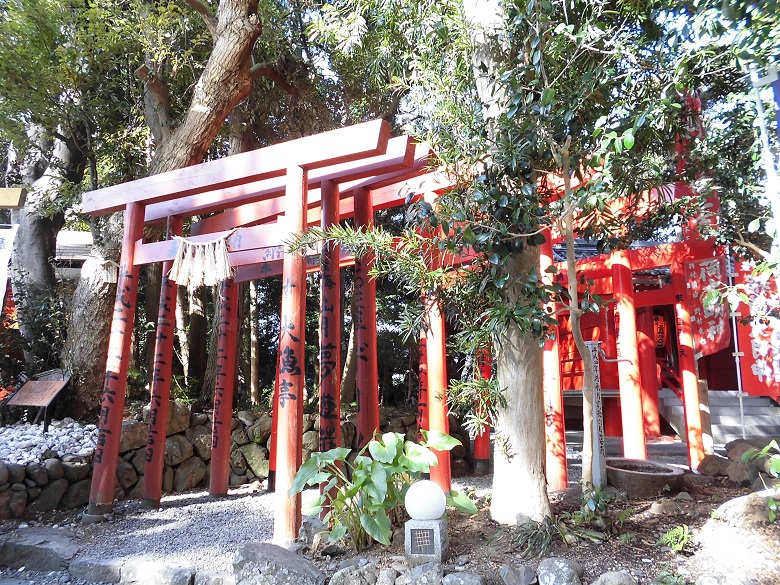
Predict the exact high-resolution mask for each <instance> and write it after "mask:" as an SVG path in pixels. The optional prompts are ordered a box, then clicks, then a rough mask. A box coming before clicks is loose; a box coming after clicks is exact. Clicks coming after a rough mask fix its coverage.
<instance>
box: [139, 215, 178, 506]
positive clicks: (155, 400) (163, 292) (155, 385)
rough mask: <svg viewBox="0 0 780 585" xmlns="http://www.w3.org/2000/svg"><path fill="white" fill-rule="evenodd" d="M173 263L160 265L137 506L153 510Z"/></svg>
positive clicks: (160, 461)
mask: <svg viewBox="0 0 780 585" xmlns="http://www.w3.org/2000/svg"><path fill="white" fill-rule="evenodd" d="M182 223H183V222H182V218H181V217H176V216H174V217H171V218H169V220H168V238H169V239H170V237H171V236H180V235H181V231H182ZM171 266H173V260H166V261H165V262H163V266H162V282H161V284H160V305H159V308H158V311H157V339H156V340H155V348H154V367H153V372H152V385H151V389H150V390H151V408H150V410H149V434H148V435H147V439H146V457H145V459H146V466H145V468H144V478H143V487H142V489H141V506H142V507H144V508H157V507H158V506H159V505H160V498H161V497H162V477H163V469H164V467H165V463H164V457H165V438H166V436H167V430H168V412H169V410H170V400H171V367H172V361H173V337H174V334H175V327H174V326H175V320H176V318H175V314H174V313H175V309H176V296H177V295H176V283H175V282H173V281H172V280H170V279H169V278H168V274H169V273H170V271H171Z"/></svg>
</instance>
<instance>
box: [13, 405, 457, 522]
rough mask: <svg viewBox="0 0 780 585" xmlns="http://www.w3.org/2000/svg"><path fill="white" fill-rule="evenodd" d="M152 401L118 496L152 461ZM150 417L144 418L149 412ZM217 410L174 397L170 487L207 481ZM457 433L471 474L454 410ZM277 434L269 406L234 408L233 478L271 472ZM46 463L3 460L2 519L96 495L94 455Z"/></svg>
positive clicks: (403, 421) (129, 430)
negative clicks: (193, 408)
mask: <svg viewBox="0 0 780 585" xmlns="http://www.w3.org/2000/svg"><path fill="white" fill-rule="evenodd" d="M148 417H149V409H148V407H147V408H146V409H144V412H143V415H142V416H139V418H142V420H128V421H125V422H124V423H123V424H122V439H121V442H120V446H119V453H120V455H119V461H118V464H117V484H116V494H115V496H116V498H117V499H123V498H140V497H141V490H142V488H143V480H144V470H145V466H146V437H147V433H148ZM143 419H145V420H143ZM211 420H212V419H211V413H193V412H190V408H189V406H188V405H186V404H184V403H181V402H171V408H170V413H169V418H168V432H167V434H168V437H167V439H166V442H165V469H164V473H163V484H162V489H163V492H166V493H172V492H182V491H186V490H189V489H192V488H196V487H207V486H208V483H209V470H210V465H211ZM380 424H381V430H382V432H388V431H392V432H396V433H402V434H405V435H406V438H407V439H410V440H416V437H417V421H416V419H415V416H414V415H392V416H388V415H386V414H382V416H381V420H380ZM450 434H451V435H453V436H454V437H455V438H457V439H459V440H460V441H461V443H462V444H463V446H460V447H456V448H455V449H453V451H452V457H453V458H452V473H453V475H455V476H458V475H464V474H466V473H468V472H469V471H470V469H471V464H470V461H471V455H470V441H469V437H468V433H466V432H464V431H462V430H461V427H460V424H459V422H458V420H457V419H456V418H455V417H454V416H451V417H450ZM270 437H271V415H270V413H256V412H253V411H239V412H237V413H235V414H234V416H233V423H232V436H231V448H230V468H231V469H230V485H231V486H239V485H242V484H245V483H249V482H252V481H256V480H264V479H266V478H267V477H268V454H269V448H270ZM356 441H357V433H356V420H355V415H350V416H349V417H347V418H346V419H345V420H342V421H341V445H342V446H343V447H350V448H352V449H355V448H356V447H357V445H356ZM302 444H303V459H304V461H305V460H306V459H308V458H309V456H310V455H311V453H312V452H313V451H316V450H317V449H318V445H319V416H318V415H309V414H305V415H304V420H303V440H302ZM51 455H52V457H49V458H46V459H45V460H44V461H43V462H42V463H30V464H28V465H26V466H23V465H16V464H10V463H3V462H0V519H9V518H21V517H22V516H23V515H24V514H25V513H26V512H27V513H30V514H35V513H40V512H45V511H50V510H54V509H56V508H77V507H80V506H85V505H86V504H87V503H88V501H89V491H90V486H91V476H92V456H91V455H89V456H78V455H66V456H64V457H62V458H58V457H57V456H56V453H51Z"/></svg>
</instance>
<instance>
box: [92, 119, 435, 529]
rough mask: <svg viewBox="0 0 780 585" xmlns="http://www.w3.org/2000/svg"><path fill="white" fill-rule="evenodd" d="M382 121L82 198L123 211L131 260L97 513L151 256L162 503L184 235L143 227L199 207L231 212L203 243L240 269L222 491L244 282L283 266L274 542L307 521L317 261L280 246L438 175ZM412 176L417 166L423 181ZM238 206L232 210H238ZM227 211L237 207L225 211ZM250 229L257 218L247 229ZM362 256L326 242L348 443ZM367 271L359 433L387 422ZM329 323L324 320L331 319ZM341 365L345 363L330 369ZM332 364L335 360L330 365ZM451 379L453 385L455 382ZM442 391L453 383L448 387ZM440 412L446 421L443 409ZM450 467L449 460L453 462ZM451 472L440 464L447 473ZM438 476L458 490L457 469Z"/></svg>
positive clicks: (218, 445) (226, 386) (328, 307)
mask: <svg viewBox="0 0 780 585" xmlns="http://www.w3.org/2000/svg"><path fill="white" fill-rule="evenodd" d="M389 133H390V132H389V126H388V124H387V123H386V122H384V121H381V120H380V121H374V122H367V123H364V124H358V125H355V126H350V127H347V128H343V129H339V130H334V131H331V132H326V133H323V134H319V135H316V136H310V137H306V138H301V139H298V140H292V141H289V142H285V143H282V144H278V145H274V146H269V147H266V148H261V149H258V150H255V151H252V152H248V153H243V154H239V155H234V156H231V157H227V158H224V159H219V160H215V161H209V162H206V163H202V164H200V165H195V166H192V167H187V168H184V169H179V170H176V171H171V172H168V173H162V174H159V175H154V176H151V177H146V178H143V179H138V180H136V181H132V182H130V183H126V184H122V185H116V186H112V187H107V188H104V189H99V190H96V191H92V192H89V193H85V194H84V197H83V210H84V212H86V213H89V214H92V215H101V214H106V213H110V212H115V211H120V210H124V216H125V226H124V234H123V245H122V252H121V259H120V274H119V282H118V285H117V293H116V301H115V305H114V317H113V322H112V327H111V334H110V339H109V352H108V353H109V355H108V361H107V364H106V376H105V383H104V389H103V400H102V403H101V411H100V421H99V436H98V444H97V448H96V450H95V458H94V463H95V465H94V471H93V478H92V490H91V494H90V502H89V509H88V514H89V515H92V516H98V515H102V514H105V513H107V512H110V511H111V509H112V504H113V499H114V478H115V475H116V467H117V458H118V455H119V439H120V433H121V423H122V414H123V408H124V399H125V387H126V383H127V370H128V361H127V359H126V356H127V355H129V352H130V342H131V334H130V332H131V331H132V327H133V322H134V318H135V311H136V300H137V292H138V274H139V269H140V266H141V265H142V264H148V263H152V262H163V263H164V264H163V267H164V270H163V271H164V274H165V277H164V280H163V288H162V294H161V300H160V313H159V321H158V331H157V345H156V348H155V355H156V359H155V364H154V375H153V380H152V387H151V393H152V412H151V417H150V426H149V437H148V442H147V475H146V477H145V480H144V486H143V499H144V503H145V504H146V505H157V504H159V500H160V496H161V478H162V469H163V455H164V444H165V436H166V429H165V427H166V422H167V409H168V402H169V399H170V376H171V359H172V341H173V319H172V313H173V305H174V303H175V299H176V295H175V293H174V284H173V283H172V282H170V281H169V280H168V278H167V275H168V272H169V271H170V268H171V264H172V261H173V259H174V257H175V255H176V252H177V248H178V244H176V243H175V242H174V241H172V240H166V241H163V242H154V243H145V242H144V241H143V228H144V225H148V224H151V223H156V222H161V221H163V220H167V221H168V237H169V238H170V237H172V236H176V235H180V234H181V229H182V227H181V226H182V220H183V218H185V217H189V216H192V215H196V214H201V213H207V212H216V211H222V212H223V213H221V214H220V215H217V216H214V217H211V218H208V219H206V220H203V221H200V222H197V223H196V224H194V225H193V228H192V233H193V237H192V238H190V240H191V241H192V240H194V241H199V240H200V241H213V240H214V239H215V238H225V239H226V243H227V248H228V251H229V253H230V260H231V264H232V265H233V266H234V267H235V269H236V272H235V276H234V278H233V279H228V280H226V281H223V283H222V285H221V287H220V295H221V296H222V298H223V302H222V303H221V309H220V311H221V312H220V315H219V327H218V340H219V341H218V373H217V384H216V388H215V397H214V422H213V428H212V453H213V454H212V461H211V480H210V481H211V483H210V492H211V493H212V494H224V493H226V492H227V487H228V481H227V480H228V471H229V448H230V417H231V405H232V396H233V391H234V388H233V384H234V375H233V372H234V370H235V354H234V348H235V336H236V322H235V312H236V308H237V301H238V299H237V293H236V286H235V285H236V283H238V282H243V281H246V280H251V279H254V278H260V277H263V276H270V275H273V274H282V276H283V282H284V286H283V296H282V321H281V322H282V327H281V332H280V345H279V363H278V368H277V372H278V383H277V384H278V386H277V392H276V398H275V401H276V403H275V410H276V412H277V413H278V414H277V417H276V418H277V420H276V421H275V426H276V431H277V435H276V437H275V445H278V449H277V460H276V469H277V475H276V488H277V489H276V492H277V494H278V498H279V506H278V507H277V509H276V515H275V525H274V534H275V536H274V537H275V540H277V541H283V542H284V541H292V540H294V539H295V538H296V536H297V530H298V527H299V525H300V495H298V496H288V495H287V492H288V489H289V488H290V486H291V485H292V479H293V476H294V474H295V473H296V471H297V469H298V468H299V467H300V463H301V460H300V458H301V432H300V431H301V427H302V414H303V410H302V407H303V392H304V382H303V374H302V368H301V366H300V365H299V364H301V363H302V362H301V360H302V357H303V352H304V340H303V336H302V335H301V332H302V331H303V330H304V314H303V311H302V307H304V306H305V289H306V278H305V277H306V271H307V270H308V269H315V268H318V266H316V262H310V260H311V259H310V258H306V257H304V256H301V255H299V254H288V253H285V252H284V249H283V248H282V246H280V243H281V242H283V241H284V240H286V239H289V238H290V237H291V236H292V235H293V234H296V233H300V232H302V231H304V230H305V229H306V228H307V227H309V226H312V225H317V224H320V223H321V225H323V226H327V225H332V224H334V223H337V222H338V221H339V220H340V219H343V218H346V217H350V216H354V217H355V219H356V223H357V225H369V224H370V223H371V222H372V220H373V212H374V210H376V209H381V208H385V207H392V206H396V205H399V204H400V203H402V202H403V200H404V199H405V197H406V196H407V194H410V193H411V194H418V193H422V192H424V191H425V190H426V189H432V188H434V187H436V186H438V188H441V184H440V183H438V182H437V181H436V178H435V177H434V176H432V175H428V176H424V177H420V175H423V174H424V173H425V166H426V164H427V156H428V152H427V149H426V148H425V147H424V146H422V145H415V144H414V143H413V142H412V140H411V139H410V138H409V137H406V136H401V137H398V138H393V139H390V138H389ZM415 177H419V178H417V179H415ZM229 208H231V209H229ZM225 210H227V211H225ZM241 226H248V227H241ZM350 261H351V259H349V258H345V257H342V256H341V255H340V254H339V251H338V249H337V248H330V247H325V248H324V249H323V253H322V270H323V282H324V283H325V286H323V292H322V299H321V301H322V307H321V309H322V311H321V316H322V317H321V318H322V319H323V325H327V326H324V327H323V328H322V333H321V335H322V339H321V350H320V357H321V360H322V362H323V364H324V365H323V367H322V368H321V377H322V379H321V382H322V394H321V415H322V418H323V422H324V424H322V426H321V445H322V447H323V448H329V447H332V446H334V445H335V444H338V409H339V406H338V387H337V385H336V384H335V381H336V380H338V379H339V378H340V376H339V375H338V369H339V365H340V363H339V356H338V353H337V351H338V350H337V348H338V346H339V343H338V341H335V340H337V339H338V337H337V336H338V335H339V328H338V323H339V320H340V319H339V316H338V315H337V313H336V307H338V305H339V303H340V300H339V297H338V295H339V287H338V286H336V283H337V282H338V278H339V276H338V268H339V266H340V265H341V264H344V263H348V262H350ZM354 262H355V263H356V264H357V265H358V268H357V269H356V271H357V274H358V275H360V274H361V270H362V271H363V272H364V273H365V275H364V277H363V286H362V287H361V288H360V291H359V292H358V294H359V295H361V297H362V298H363V300H364V303H363V304H364V305H365V306H362V307H361V310H360V311H358V312H357V313H358V314H357V315H356V319H357V320H358V323H357V325H358V327H357V328H358V329H359V330H360V331H361V335H362V337H360V338H359V339H358V344H359V346H360V347H361V351H362V354H363V356H364V357H365V359H362V360H358V374H357V376H358V404H359V412H358V430H359V432H360V437H361V441H362V443H365V442H367V441H368V440H369V439H370V438H371V436H373V434H374V432H375V431H376V430H378V426H379V413H378V397H377V376H376V312H375V310H373V309H372V308H370V306H368V305H370V304H371V303H373V302H375V299H374V295H375V288H373V281H372V280H371V279H369V278H367V271H368V269H369V268H370V263H371V258H370V257H369V258H358V259H355V260H354ZM325 320H327V324H325V322H324V321H325ZM444 357H445V356H444V355H432V354H430V353H429V355H428V357H427V359H428V363H431V362H441V363H443V362H444ZM333 364H335V367H333ZM327 366H330V367H327ZM445 388H446V382H445ZM437 396H438V397H439V398H442V397H443V393H437ZM434 412H436V414H435V415H432V416H435V417H436V418H437V420H436V421H432V424H435V425H436V427H437V428H440V429H443V430H446V428H447V420H446V408H444V407H443V406H442V407H441V408H439V409H438V410H436V409H434ZM439 418H442V419H443V420H438V419H439ZM447 467H448V466H447ZM442 471H443V470H442ZM448 471H449V470H448V469H447V472H445V474H446V475H443V474H439V475H440V476H441V477H439V481H440V483H441V484H442V487H443V488H444V489H446V490H449V487H450V486H449V484H450V477H449V473H448Z"/></svg>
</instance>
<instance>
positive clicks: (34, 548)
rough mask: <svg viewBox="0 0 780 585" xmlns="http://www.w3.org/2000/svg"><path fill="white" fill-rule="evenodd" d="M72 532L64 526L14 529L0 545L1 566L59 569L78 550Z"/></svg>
mask: <svg viewBox="0 0 780 585" xmlns="http://www.w3.org/2000/svg"><path fill="white" fill-rule="evenodd" d="M78 550H79V549H78V546H77V545H76V542H75V539H74V536H73V532H72V531H70V530H67V529H64V528H38V527H33V528H27V529H25V530H17V531H15V532H14V533H13V534H12V535H11V537H10V538H8V539H7V540H6V541H5V542H4V543H3V545H2V546H0V565H2V566H4V567H11V568H12V569H19V568H21V567H25V568H26V569H27V570H28V571H62V570H64V569H66V568H67V567H68V564H69V563H70V561H71V559H73V557H75V556H76V553H77V552H78Z"/></svg>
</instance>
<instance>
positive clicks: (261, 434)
mask: <svg viewBox="0 0 780 585" xmlns="http://www.w3.org/2000/svg"><path fill="white" fill-rule="evenodd" d="M272 428H273V419H272V418H271V415H269V414H267V413H263V414H261V415H260V416H259V417H258V418H257V420H256V421H255V422H254V423H253V424H252V426H249V427H247V429H246V434H247V436H248V437H249V440H250V441H252V442H253V443H259V444H263V443H265V442H266V441H267V440H268V437H270V436H271V429H272Z"/></svg>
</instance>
